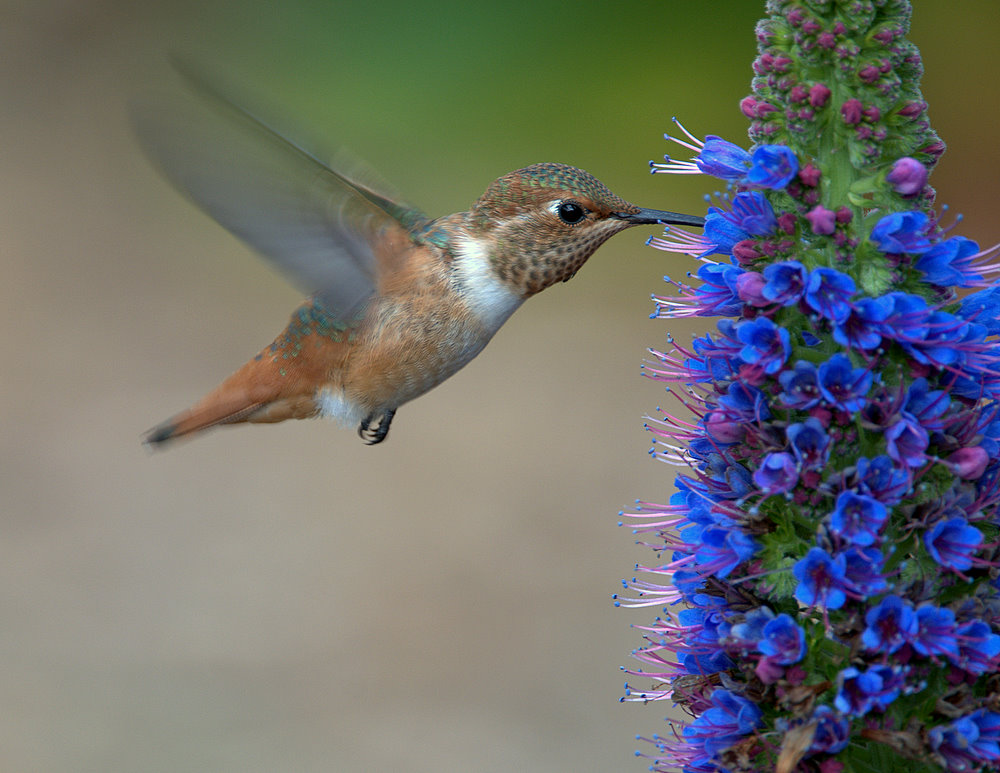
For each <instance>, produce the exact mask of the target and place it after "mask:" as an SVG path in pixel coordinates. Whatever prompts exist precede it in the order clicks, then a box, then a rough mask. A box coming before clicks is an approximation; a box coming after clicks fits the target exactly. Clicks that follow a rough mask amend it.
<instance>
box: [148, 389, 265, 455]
mask: <svg viewBox="0 0 1000 773" xmlns="http://www.w3.org/2000/svg"><path fill="white" fill-rule="evenodd" d="M214 396H215V392H213V393H211V394H209V395H208V396H207V397H206V398H205V399H204V400H202V401H201V402H200V403H198V405H196V406H194V407H193V408H189V409H188V410H186V411H182V412H181V413H178V414H177V415H176V416H172V417H171V418H169V419H167V420H166V421H164V422H161V423H160V424H157V425H156V426H155V427H153V428H152V429H151V430H149V431H148V432H147V433H146V435H145V437H144V438H143V440H142V442H143V443H145V444H146V445H148V446H154V447H158V446H161V445H163V444H164V443H167V442H168V441H171V440H176V439H177V438H180V437H183V436H184V435H190V434H193V433H195V432H202V431H204V430H207V429H211V428H212V427H217V426H219V425H220V424H237V423H239V422H242V421H253V419H252V418H250V417H251V416H252V415H253V414H254V413H256V412H257V411H259V410H260V409H261V408H263V407H264V406H265V405H266V403H254V404H252V405H246V406H244V407H242V408H238V409H236V410H235V411H233V410H228V411H227V410H226V408H225V407H224V406H223V405H220V404H219V403H216V402H214V401H212V402H209V398H212V397H214ZM206 403H207V404H206Z"/></svg>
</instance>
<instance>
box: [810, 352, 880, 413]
mask: <svg viewBox="0 0 1000 773" xmlns="http://www.w3.org/2000/svg"><path fill="white" fill-rule="evenodd" d="M816 375H817V378H818V382H819V391H820V394H821V395H822V396H823V398H824V399H825V400H826V402H827V403H829V404H830V405H831V406H832V407H834V408H836V409H838V410H841V411H847V412H848V413H853V412H855V411H859V410H861V407H862V406H863V405H864V404H865V397H866V396H867V395H868V390H869V389H871V386H872V374H871V373H870V372H869V371H867V370H865V369H864V368H852V367H851V360H850V358H848V357H847V355H845V354H839V353H838V354H834V355H833V356H832V357H830V359H828V360H827V361H826V362H824V363H823V364H821V365H820V366H819V368H818V370H817V374H816Z"/></svg>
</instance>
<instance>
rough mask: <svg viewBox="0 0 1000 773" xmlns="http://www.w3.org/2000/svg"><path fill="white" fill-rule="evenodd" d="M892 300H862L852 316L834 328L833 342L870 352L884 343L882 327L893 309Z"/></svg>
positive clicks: (886, 297)
mask: <svg viewBox="0 0 1000 773" xmlns="http://www.w3.org/2000/svg"><path fill="white" fill-rule="evenodd" d="M893 305H894V304H893V301H892V298H890V297H888V296H882V297H881V298H861V299H860V300H858V301H856V302H855V303H854V304H853V306H852V307H851V314H850V315H849V316H848V317H847V319H845V320H844V321H843V322H838V323H835V324H834V326H833V340H834V341H836V342H837V343H838V344H840V345H841V346H846V347H847V348H849V349H861V350H863V351H868V350H871V349H874V348H875V347H877V346H878V345H879V344H880V343H882V326H883V324H884V323H885V320H886V318H887V317H888V316H889V314H890V313H891V312H892V309H893Z"/></svg>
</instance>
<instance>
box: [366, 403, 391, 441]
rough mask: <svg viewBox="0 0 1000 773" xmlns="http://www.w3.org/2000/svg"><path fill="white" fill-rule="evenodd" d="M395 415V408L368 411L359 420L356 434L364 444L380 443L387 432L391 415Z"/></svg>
mask: <svg viewBox="0 0 1000 773" xmlns="http://www.w3.org/2000/svg"><path fill="white" fill-rule="evenodd" d="M395 415H396V410H395V409H392V410H387V411H382V413H378V414H376V413H369V414H368V415H367V416H365V417H364V418H363V419H362V420H361V426H360V427H358V436H359V437H360V438H361V439H362V440H364V441H365V445H369V446H373V445H375V444H376V443H381V442H382V441H383V440H385V436H386V435H388V434H389V425H390V424H392V417H393V416H395ZM373 422H374V423H373Z"/></svg>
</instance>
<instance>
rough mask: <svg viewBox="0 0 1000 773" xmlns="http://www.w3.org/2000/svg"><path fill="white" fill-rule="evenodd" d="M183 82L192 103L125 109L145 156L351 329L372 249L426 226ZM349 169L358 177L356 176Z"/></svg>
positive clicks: (375, 269) (373, 269) (373, 275)
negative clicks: (128, 113) (381, 242)
mask: <svg viewBox="0 0 1000 773" xmlns="http://www.w3.org/2000/svg"><path fill="white" fill-rule="evenodd" d="M180 69H182V70H183V68H180ZM183 74H184V75H185V76H186V77H187V78H188V79H189V80H190V81H192V83H193V85H194V86H195V87H196V89H197V93H196V95H194V96H192V97H190V98H188V97H180V96H177V97H169V98H168V97H163V98H150V99H144V100H136V101H134V102H133V103H132V104H131V105H130V107H131V111H130V112H131V117H132V121H133V124H134V127H135V131H136V134H137V136H138V138H139V141H140V143H141V145H142V147H143V149H144V150H145V151H146V153H147V154H148V155H149V157H150V158H151V159H152V160H153V161H154V162H155V164H156V165H157V166H158V167H159V168H160V169H161V170H162V172H163V173H164V174H165V175H166V177H167V178H168V179H169V180H170V181H171V182H172V183H173V184H174V185H176V186H177V187H178V188H179V189H180V190H181V191H183V192H184V193H186V194H187V195H188V196H190V198H191V199H193V200H194V202H195V203H196V204H198V205H199V206H200V207H201V208H202V209H204V210H205V211H206V212H208V214H210V215H211V216H212V217H213V218H215V219H216V220H217V221H218V222H219V223H221V224H222V225H223V226H225V227H226V228H227V229H228V230H229V231H231V232H232V233H233V234H235V235H236V236H238V237H239V238H240V239H242V240H243V241H244V242H246V243H247V244H249V245H250V246H251V247H253V248H255V249H256V250H258V251H259V252H261V253H262V254H263V255H265V256H266V257H267V258H269V259H270V260H271V261H272V262H273V263H274V264H275V265H276V266H277V267H278V268H279V269H281V271H283V272H284V273H285V274H286V275H287V276H288V277H289V278H290V279H291V281H292V282H293V283H294V284H295V285H296V286H297V287H299V288H300V289H302V290H303V291H304V292H306V293H309V294H311V295H313V296H314V297H315V298H316V300H317V301H319V302H320V303H321V304H322V305H323V306H324V308H325V310H326V311H327V312H328V313H329V314H330V315H331V316H332V317H333V318H334V319H336V320H338V321H343V322H348V321H350V319H351V318H352V317H353V316H354V315H355V314H357V312H358V311H359V310H360V309H361V308H362V307H363V306H364V304H365V303H366V302H367V300H368V299H369V298H370V297H371V296H372V294H373V293H374V292H375V288H376V285H377V280H378V274H379V271H380V267H379V265H378V263H377V259H376V247H375V245H376V243H377V242H379V241H380V240H382V239H392V240H394V241H396V242H397V243H398V242H399V240H400V238H402V239H403V240H404V241H403V243H405V239H408V238H409V233H410V228H411V227H413V226H419V225H420V224H422V223H425V222H427V218H426V217H425V216H424V215H423V214H422V213H420V212H418V211H417V210H415V209H412V208H410V207H408V206H406V205H404V204H399V203H397V202H395V201H394V200H393V199H391V198H389V197H388V196H384V195H382V194H380V193H378V192H376V191H375V189H374V188H371V187H368V186H367V185H365V184H362V183H360V182H356V181H354V180H352V179H349V178H348V177H347V176H345V175H343V174H340V173H338V172H335V171H334V170H333V169H331V168H330V167H328V166H326V165H325V164H323V163H322V162H321V161H319V160H318V158H317V157H316V156H315V155H313V154H312V153H310V152H309V151H307V150H305V149H304V148H303V147H301V146H300V145H298V144H296V143H295V142H293V141H291V140H289V139H286V137H284V136H283V135H282V134H280V133H279V132H278V131H276V130H275V129H273V128H271V126H269V125H268V124H267V123H265V122H264V121H263V120H261V119H260V118H258V116H257V114H255V113H253V112H251V111H250V110H248V109H246V108H243V107H239V106H237V103H236V102H235V101H234V100H232V99H230V98H228V97H227V96H223V94H222V91H221V90H219V89H217V88H215V87H214V86H212V85H209V84H208V83H207V82H206V81H204V80H202V79H201V78H200V76H196V75H194V74H192V73H191V72H190V71H186V70H183ZM198 97H200V98H198ZM353 166H354V170H355V173H356V170H357V169H360V168H361V167H360V164H359V163H357V162H355V163H354V165H353ZM382 259H384V258H383V257H381V256H380V257H379V260H382Z"/></svg>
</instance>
